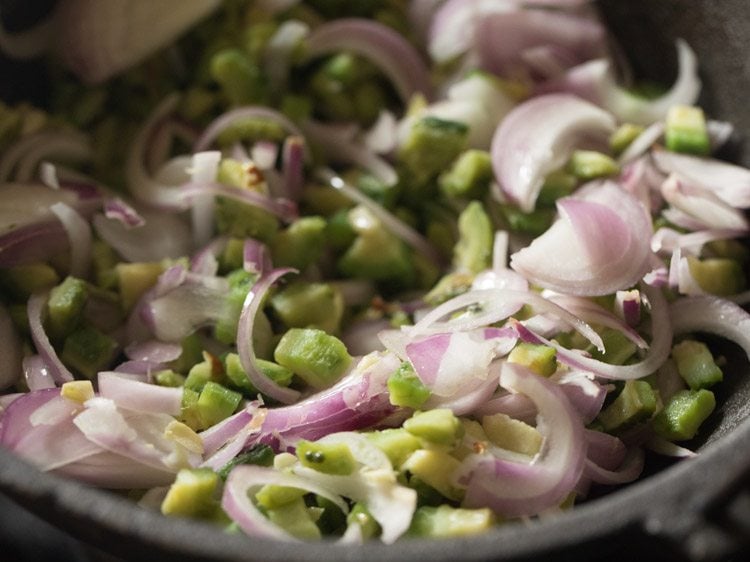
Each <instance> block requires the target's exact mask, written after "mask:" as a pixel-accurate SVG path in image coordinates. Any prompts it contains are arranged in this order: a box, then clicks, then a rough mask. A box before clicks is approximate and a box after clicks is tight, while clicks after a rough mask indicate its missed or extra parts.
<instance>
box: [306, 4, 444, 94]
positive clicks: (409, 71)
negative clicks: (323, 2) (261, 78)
mask: <svg viewBox="0 0 750 562" xmlns="http://www.w3.org/2000/svg"><path fill="white" fill-rule="evenodd" d="M306 45H307V49H306V53H307V56H308V57H309V58H313V57H318V56H321V55H326V54H330V53H333V52H338V51H349V52H353V53H356V54H357V55H360V56H362V57H365V58H367V59H369V60H370V61H371V62H372V63H373V64H374V65H375V66H377V67H378V68H379V69H380V70H381V72H383V74H385V75H386V76H387V77H388V78H389V79H390V80H391V82H392V83H393V86H394V88H395V89H396V91H397V92H398V94H399V96H400V97H401V99H402V101H403V102H404V103H407V102H408V101H409V99H410V98H411V96H412V95H413V94H415V93H417V92H420V93H422V94H424V95H425V96H426V97H428V98H429V97H430V95H431V91H432V87H431V84H430V76H429V73H428V71H427V68H426V66H425V63H424V61H423V60H422V58H421V56H420V55H419V53H418V52H417V51H416V49H414V47H412V45H411V44H410V43H409V42H408V41H407V40H406V39H405V38H404V37H403V36H402V35H401V34H399V33H397V32H396V31H394V30H393V29H391V28H389V27H387V26H386V25H384V24H382V23H379V22H376V21H371V20H366V19H359V18H342V19H338V20H335V21H330V22H326V23H324V24H322V25H320V26H318V27H317V28H315V29H314V30H313V31H312V33H310V36H309V37H308V38H307V43H306Z"/></svg>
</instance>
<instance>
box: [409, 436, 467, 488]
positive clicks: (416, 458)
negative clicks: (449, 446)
mask: <svg viewBox="0 0 750 562" xmlns="http://www.w3.org/2000/svg"><path fill="white" fill-rule="evenodd" d="M461 427H463V426H461ZM460 466H461V461H459V460H458V459H456V458H455V457H453V456H451V455H449V454H448V453H446V452H444V451H438V450H436V449H419V450H417V451H414V452H413V453H412V454H411V455H410V456H409V458H408V459H406V461H405V462H404V464H402V465H401V470H402V471H406V472H409V473H410V474H413V475H414V476H416V477H418V478H419V479H420V480H421V481H422V482H424V483H425V484H427V485H428V486H430V487H431V488H434V489H435V490H437V491H438V492H440V494H442V495H443V496H445V497H446V498H448V499H451V500H455V501H459V500H460V499H461V498H462V497H463V491H462V490H460V489H459V488H457V487H456V486H455V485H454V484H453V475H454V474H455V472H456V471H457V470H458V468H459V467H460Z"/></svg>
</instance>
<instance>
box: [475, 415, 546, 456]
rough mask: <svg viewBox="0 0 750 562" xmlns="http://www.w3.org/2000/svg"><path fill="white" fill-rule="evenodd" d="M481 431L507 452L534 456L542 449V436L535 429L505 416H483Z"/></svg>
mask: <svg viewBox="0 0 750 562" xmlns="http://www.w3.org/2000/svg"><path fill="white" fill-rule="evenodd" d="M482 429H483V430H484V432H485V434H486V435H487V437H488V438H489V439H490V441H492V442H493V443H494V444H495V445H497V446H498V447H502V448H503V449H508V450H509V451H515V452H516V453H521V454H523V455H529V456H534V455H536V454H537V453H538V452H539V449H541V447H542V441H543V439H542V435H541V433H539V431H538V430H537V429H536V428H535V427H533V426H530V425H529V424H527V423H524V422H522V421H520V420H514V419H513V418H511V417H509V416H507V415H505V414H493V415H491V416H483V417H482Z"/></svg>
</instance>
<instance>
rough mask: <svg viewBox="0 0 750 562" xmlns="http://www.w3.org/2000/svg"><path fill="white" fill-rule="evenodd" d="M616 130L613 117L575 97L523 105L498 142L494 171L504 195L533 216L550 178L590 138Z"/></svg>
mask: <svg viewBox="0 0 750 562" xmlns="http://www.w3.org/2000/svg"><path fill="white" fill-rule="evenodd" d="M614 128H615V120H614V118H613V117H612V116H611V115H610V114H608V113H606V112H605V111H603V110H601V109H599V108H598V107H596V106H595V105H592V104H590V103H588V102H586V101H583V100H582V99H580V98H577V97H575V96H572V95H569V94H551V95H546V96H542V97H538V98H535V99H532V100H529V101H527V102H524V103H522V104H521V105H519V106H517V107H516V108H515V109H513V110H512V111H511V112H510V113H508V115H507V116H506V117H505V119H503V121H502V123H501V124H500V126H499V127H498V129H497V131H496V132H495V135H494V137H493V139H492V147H491V151H492V167H493V169H494V171H495V177H496V179H497V181H498V182H499V184H500V187H501V188H502V193H503V195H504V196H506V197H507V198H508V199H510V200H511V201H513V202H515V203H516V204H518V206H519V207H520V208H521V209H522V210H524V211H526V212H529V211H532V210H533V209H534V205H535V203H536V198H537V196H538V195H539V191H540V190H541V188H542V184H543V183H544V178H545V177H546V175H547V174H548V173H550V172H552V171H553V170H556V169H557V168H559V167H560V166H562V165H563V164H565V162H566V160H567V159H568V157H569V156H570V152H571V151H572V150H573V148H574V146H575V145H576V143H577V142H578V141H579V140H580V139H581V138H582V137H583V136H584V135H585V136H586V137H587V138H594V137H606V136H607V135H609V134H610V133H611V132H612V131H614ZM496 196H497V194H496Z"/></svg>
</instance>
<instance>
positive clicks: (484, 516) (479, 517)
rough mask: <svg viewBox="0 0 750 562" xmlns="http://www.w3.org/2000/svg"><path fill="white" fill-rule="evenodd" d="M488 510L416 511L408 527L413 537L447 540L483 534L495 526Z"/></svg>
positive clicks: (429, 509) (447, 508)
mask: <svg viewBox="0 0 750 562" xmlns="http://www.w3.org/2000/svg"><path fill="white" fill-rule="evenodd" d="M495 521H496V520H495V515H494V514H493V513H492V511H491V510H490V509H487V508H484V509H463V508H456V507H451V506H449V505H441V506H440V507H430V506H424V507H420V508H418V509H417V511H416V512H415V513H414V518H413V519H412V523H411V527H409V533H408V534H409V535H410V536H414V537H428V538H449V537H464V536H468V535H476V534H478V533H484V532H486V531H487V530H489V529H491V528H492V526H493V525H494V524H495Z"/></svg>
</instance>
